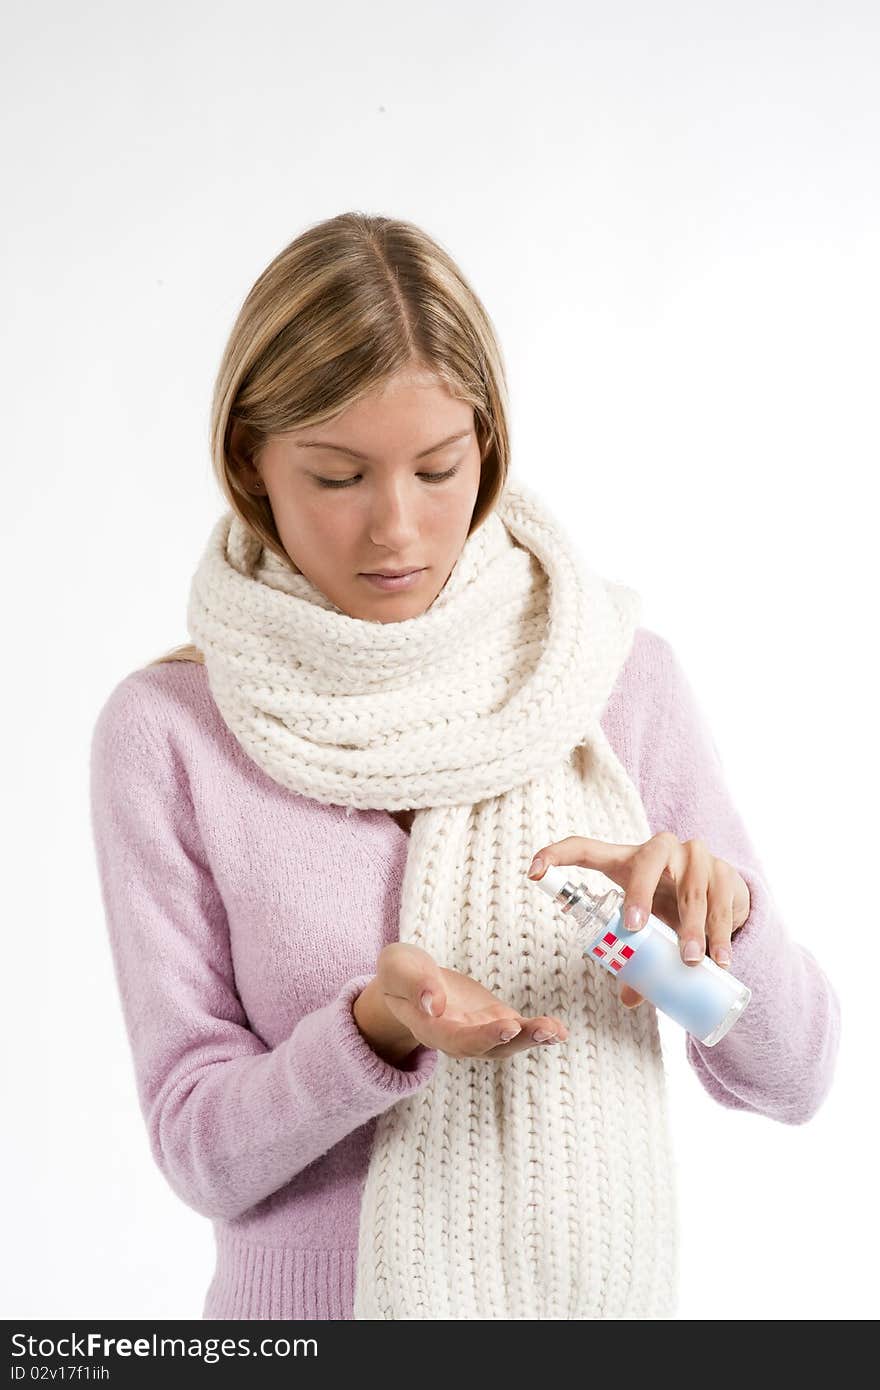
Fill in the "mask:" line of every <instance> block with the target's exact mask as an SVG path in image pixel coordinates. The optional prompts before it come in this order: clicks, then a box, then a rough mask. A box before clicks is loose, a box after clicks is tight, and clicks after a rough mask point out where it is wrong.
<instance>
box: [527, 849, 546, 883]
mask: <svg viewBox="0 0 880 1390" xmlns="http://www.w3.org/2000/svg"><path fill="white" fill-rule="evenodd" d="M543 872H544V861H543V859H542V858H541V856H540V854H536V855H535V857H534V859H533V860H532V862H531V864H530V865H529V878H539V877H540V875H541V874H542V873H543Z"/></svg>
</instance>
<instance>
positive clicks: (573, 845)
mask: <svg viewBox="0 0 880 1390" xmlns="http://www.w3.org/2000/svg"><path fill="white" fill-rule="evenodd" d="M633 849H634V846H633V845H615V844H611V843H610V842H609V841H608V840H591V839H588V838H587V837H586V836H585V835H569V836H567V838H566V839H564V840H556V841H554V843H553V844H552V845H543V846H542V848H541V849H539V850H538V851H537V852H536V854H535V857H534V858H533V860H532V862H531V864H530V865H529V867H528V871H527V872H528V876H529V878H542V877H543V875H544V872H545V870H547V869H549V868H550V866H551V864H578V865H580V867H581V868H583V869H600V870H601V871H602V872H603V873H606V874H608V876H609V877H610V878H613V877H614V874H613V872H611V871H612V870H615V869H618V868H619V867H620V866H621V864H624V863H626V861H627V860H628V859H629V857H630V855H631V854H632V852H633Z"/></svg>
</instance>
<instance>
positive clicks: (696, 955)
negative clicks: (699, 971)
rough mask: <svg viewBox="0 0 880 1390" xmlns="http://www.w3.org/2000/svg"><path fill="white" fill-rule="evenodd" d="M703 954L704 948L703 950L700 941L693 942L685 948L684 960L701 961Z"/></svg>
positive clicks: (689, 942)
mask: <svg viewBox="0 0 880 1390" xmlns="http://www.w3.org/2000/svg"><path fill="white" fill-rule="evenodd" d="M702 954H703V948H702V946H701V945H700V943H699V941H693V940H691V941H688V942H686V944H685V948H684V958H685V960H699V959H700V956H701V955H702Z"/></svg>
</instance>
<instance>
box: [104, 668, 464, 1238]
mask: <svg viewBox="0 0 880 1390" xmlns="http://www.w3.org/2000/svg"><path fill="white" fill-rule="evenodd" d="M151 725H152V727H151ZM90 801H91V816H92V833H93V836H94V844H95V850H96V856H97V863H98V873H99V878H100V885H101V894H102V899H103V905H104V911H105V916H106V923H107V929H108V932H109V939H110V947H111V951H112V957H113V965H114V971H115V975H116V981H117V985H118V989H119V995H120V1000H121V1005H122V1011H123V1017H124V1021H125V1026H126V1031H127V1034H128V1040H129V1045H130V1049H131V1053H132V1056H133V1060H134V1068H135V1076H136V1083H137V1089H138V1098H139V1103H140V1107H141V1111H142V1113H143V1116H144V1119H145V1121H146V1125H147V1129H148V1133H149V1140H150V1147H151V1150H152V1153H153V1157H154V1158H155V1160H156V1162H157V1164H158V1166H159V1168H160V1169H161V1171H162V1173H163V1174H164V1175H165V1177H166V1179H167V1180H168V1182H169V1184H170V1186H171V1187H172V1189H173V1190H174V1192H175V1193H176V1194H177V1195H178V1196H179V1197H180V1198H181V1199H182V1200H183V1201H184V1202H185V1203H186V1204H187V1205H188V1206H190V1207H192V1208H193V1209H194V1210H195V1211H198V1212H200V1213H202V1214H203V1215H205V1216H209V1217H227V1218H232V1217H236V1216H239V1215H241V1214H242V1213H243V1212H245V1211H246V1210H247V1209H248V1208H250V1207H252V1206H253V1205H254V1204H255V1203H257V1202H260V1201H261V1200H263V1199H264V1198H266V1197H268V1196H269V1195H270V1194H271V1193H273V1192H275V1191H276V1190H277V1189H278V1188H280V1187H281V1186H283V1185H284V1184H285V1183H287V1182H289V1181H290V1180H291V1179H292V1178H293V1177H294V1176H295V1175H296V1174H297V1173H299V1172H300V1171H301V1170H302V1169H303V1168H305V1167H306V1165H307V1164H309V1163H311V1162H312V1161H313V1160H314V1159H315V1158H317V1157H318V1156H319V1155H321V1154H322V1153H324V1152H325V1151H326V1150H327V1149H329V1148H330V1147H331V1146H332V1145H334V1144H336V1143H337V1142H338V1141H339V1140H340V1139H342V1138H343V1137H344V1136H345V1135H347V1134H349V1133H350V1132H351V1131H352V1130H354V1129H356V1128H357V1127H358V1126H360V1125H362V1124H364V1123H365V1122H366V1121H368V1120H369V1119H371V1118H372V1117H374V1116H376V1115H378V1114H380V1113H381V1112H382V1111H385V1110H387V1109H389V1108H390V1107H391V1106H392V1105H394V1104H395V1103H396V1102H397V1101H398V1100H400V1099H401V1098H403V1097H404V1096H407V1095H409V1094H410V1093H412V1092H413V1091H415V1090H417V1089H418V1088H419V1087H421V1086H423V1085H424V1084H425V1083H426V1082H427V1080H428V1079H429V1077H430V1075H431V1074H432V1072H433V1070H434V1067H435V1065H436V1061H437V1053H436V1051H435V1050H434V1049H431V1048H427V1047H424V1046H421V1045H419V1046H418V1047H417V1048H416V1049H415V1050H414V1051H413V1052H412V1053H411V1054H410V1055H409V1057H408V1058H406V1059H405V1061H404V1062H403V1063H402V1064H401V1065H400V1066H394V1065H392V1064H390V1063H388V1062H386V1061H385V1060H384V1058H382V1057H380V1056H379V1055H378V1053H376V1052H374V1051H373V1049H372V1048H371V1047H370V1046H369V1044H368V1043H367V1041H366V1039H365V1038H364V1036H363V1035H362V1033H361V1032H360V1030H359V1028H358V1026H357V1024H356V1022H355V1019H354V1016H353V1014H352V1011H351V1010H352V1004H353V1002H354V1000H355V998H356V997H357V995H358V994H359V993H360V991H361V989H363V987H364V986H365V985H366V984H367V982H368V980H369V979H371V978H372V977H371V976H370V975H363V976H358V977H357V978H352V979H349V980H347V981H345V983H344V984H342V985H341V987H340V988H339V989H338V991H337V993H336V996H335V998H332V999H329V1000H328V1001H327V1002H326V1003H325V1004H323V1005H322V1006H321V1007H320V1008H317V1009H315V1010H314V1011H313V1012H311V1013H308V1014H306V1015H305V1016H304V1017H302V1018H301V1019H300V1020H299V1021H298V1023H297V1024H296V1026H295V1027H294V1028H293V1031H292V1032H291V1034H290V1036H289V1037H288V1038H286V1039H285V1040H284V1041H283V1042H282V1043H281V1044H280V1045H278V1046H277V1047H274V1048H271V1049H270V1048H269V1047H267V1046H266V1045H265V1044H264V1043H263V1041H262V1040H261V1039H260V1038H258V1037H257V1036H256V1034H255V1033H254V1032H253V1031H252V1030H251V1028H250V1027H249V1025H248V1019H247V1016H246V1014H245V1012H244V1009H243V1006H242V1004H241V1000H240V999H239V997H238V994H237V992H236V989H235V983H234V974H233V966H232V960H231V953H230V940H229V928H228V923H227V919H226V913H225V909H224V905H223V902H222V900H221V898H220V895H219V892H218V889H217V886H216V884H215V882H214V879H213V877H212V874H211V872H210V870H209V867H208V864H207V862H206V857H205V852H204V849H203V845H202V843H201V838H200V835H199V832H198V828H197V825H196V821H195V815H194V809H193V804H192V800H191V797H190V792H189V784H188V780H187V776H186V774H185V771H184V768H183V765H182V762H181V759H180V756H179V752H178V751H177V749H176V748H175V746H174V740H173V738H172V737H170V736H169V734H168V733H167V732H166V731H163V730H162V729H161V727H160V726H159V724H158V721H157V718H156V715H155V712H154V708H153V705H152V704H149V705H148V702H147V701H145V700H144V698H143V694H142V692H141V693H140V694H139V693H138V689H137V687H136V686H135V685H134V683H133V678H132V677H127V678H126V679H125V680H123V681H122V682H121V683H120V684H119V685H118V686H117V687H116V689H115V690H114V691H113V692H112V693H111V695H110V697H109V699H108V700H107V702H106V704H105V705H104V707H103V709H102V710H101V712H100V714H99V716H98V719H97V723H96V725H95V727H94V731H93V735H92V742H91V753H90Z"/></svg>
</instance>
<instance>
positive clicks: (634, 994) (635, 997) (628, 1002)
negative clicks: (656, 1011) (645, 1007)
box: [620, 982, 645, 1009]
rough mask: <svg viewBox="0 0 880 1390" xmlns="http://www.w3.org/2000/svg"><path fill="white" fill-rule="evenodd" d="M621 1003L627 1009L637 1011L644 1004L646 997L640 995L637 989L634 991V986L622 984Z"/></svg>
mask: <svg viewBox="0 0 880 1390" xmlns="http://www.w3.org/2000/svg"><path fill="white" fill-rule="evenodd" d="M620 1002H621V1004H622V1005H623V1006H624V1008H625V1009H637V1008H638V1006H639V1004H644V1002H645V996H644V995H643V994H639V992H638V990H637V989H633V987H632V985H625V984H623V983H622V982H621V986H620Z"/></svg>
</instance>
